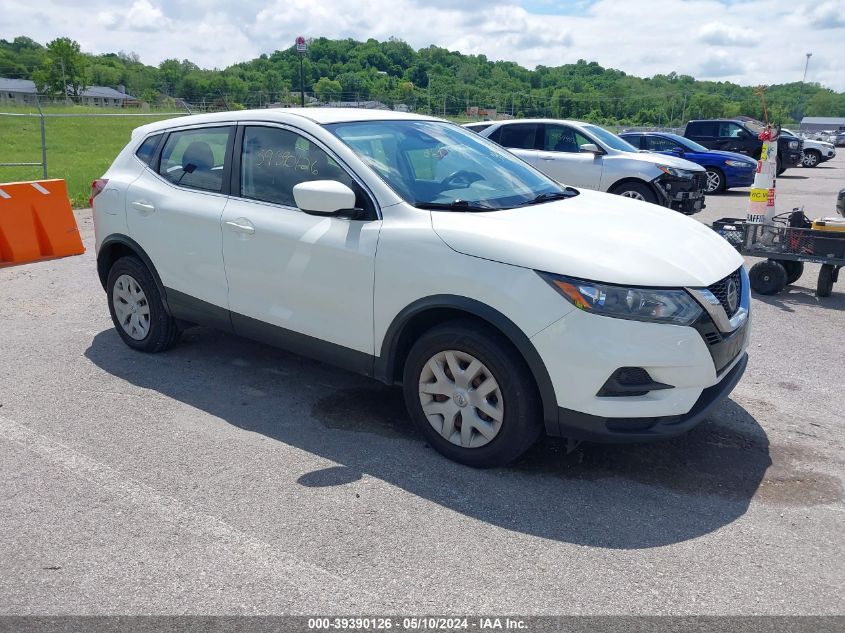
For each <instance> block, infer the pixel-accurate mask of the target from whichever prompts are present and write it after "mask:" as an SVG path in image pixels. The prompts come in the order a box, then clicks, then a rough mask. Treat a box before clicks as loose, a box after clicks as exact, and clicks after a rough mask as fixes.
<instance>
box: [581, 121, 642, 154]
mask: <svg viewBox="0 0 845 633" xmlns="http://www.w3.org/2000/svg"><path fill="white" fill-rule="evenodd" d="M584 131H585V132H587V133H589V134H591V135H593V136H594V137H596V138H597V139H598V140H600V141H601V142H602V143H604V144H605V145H607V146H608V147H610V148H612V149H615V150H618V151H620V152H633V153H635V154H636V153H637V152H638V151H639V150H637V149H636V148H635V147H634V146H633V145H631V144H630V143H629V142H628V141H626V140H625V139H623V138H620V137H618V136H616V134H614V133H613V132H608V131H607V130H605V129H604V128H603V127H599V126H598V125H585V126H584Z"/></svg>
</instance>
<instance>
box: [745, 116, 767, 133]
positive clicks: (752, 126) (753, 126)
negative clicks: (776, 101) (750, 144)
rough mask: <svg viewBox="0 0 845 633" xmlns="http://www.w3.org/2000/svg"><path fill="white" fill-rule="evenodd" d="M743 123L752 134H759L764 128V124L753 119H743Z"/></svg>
mask: <svg viewBox="0 0 845 633" xmlns="http://www.w3.org/2000/svg"><path fill="white" fill-rule="evenodd" d="M744 123H745V127H746V128H748V130H749V131H751V132H752V133H754V134H760V133H761V132H762V131H763V130H765V129H766V126H765V125H764V124H762V123H760V121H755V120H754V119H745V121H744Z"/></svg>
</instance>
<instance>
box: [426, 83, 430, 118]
mask: <svg viewBox="0 0 845 633" xmlns="http://www.w3.org/2000/svg"><path fill="white" fill-rule="evenodd" d="M426 75H427V76H428V113H429V114H431V73H426Z"/></svg>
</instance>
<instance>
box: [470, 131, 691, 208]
mask: <svg viewBox="0 0 845 633" xmlns="http://www.w3.org/2000/svg"><path fill="white" fill-rule="evenodd" d="M464 127H466V128H469V129H470V130H472V131H473V132H478V133H479V134H480V135H481V136H485V137H487V138H489V139H490V140H491V141H496V142H497V143H498V144H499V145H502V146H503V147H507V148H508V149H510V150H511V151H512V152H513V153H514V154H516V155H517V156H519V157H520V158H522V159H523V160H524V161H526V162H528V163H530V164H531V165H533V166H534V167H536V168H537V169H539V170H540V171H542V172H543V173H544V174H546V175H547V176H549V177H551V178H554V179H555V180H557V181H558V182H562V183H566V184H567V185H572V186H573V187H586V188H587V189H596V190H598V191H607V192H609V193H615V194H618V195H621V196H624V197H626V198H634V199H636V200H644V201H646V202H652V203H655V204H660V205H662V206H664V207H670V208H672V209H675V210H676V211H680V212H682V213H686V214H692V213H698V212H699V211H701V210H702V209H703V208H704V194H705V191H706V189H707V171H706V170H705V169H704V167H702V166H701V165H697V164H696V163H693V162H690V161H688V160H684V159H683V158H678V157H676V156H667V155H665V154H651V153H649V152H640V151H639V150H637V149H636V148H635V147H634V146H633V145H631V144H630V143H628V141H626V140H625V139H622V138H620V137H618V136H617V135H616V134H613V133H612V132H608V131H607V130H605V129H604V128H602V127H599V126H598V125H593V124H592V123H582V122H581V121H563V120H557V119H519V120H510V121H496V122H489V121H486V122H481V123H467V124H465V126H464Z"/></svg>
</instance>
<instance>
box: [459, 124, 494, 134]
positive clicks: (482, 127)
mask: <svg viewBox="0 0 845 633" xmlns="http://www.w3.org/2000/svg"><path fill="white" fill-rule="evenodd" d="M491 125H492V123H476V124H475V125H466V126H464V127H466V129H468V130H472V131H473V132H481V131H482V130H486V129H487V128H488V127H490V126H491Z"/></svg>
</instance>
